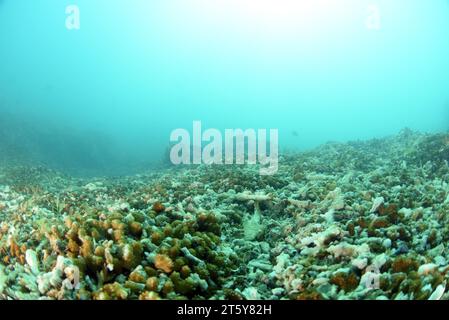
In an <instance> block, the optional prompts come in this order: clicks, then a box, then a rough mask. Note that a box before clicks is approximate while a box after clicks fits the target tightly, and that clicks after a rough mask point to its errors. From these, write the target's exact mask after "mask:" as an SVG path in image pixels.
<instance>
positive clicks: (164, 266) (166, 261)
mask: <svg viewBox="0 0 449 320" xmlns="http://www.w3.org/2000/svg"><path fill="white" fill-rule="evenodd" d="M154 266H155V267H156V268H157V269H159V270H162V271H164V272H165V273H171V272H172V271H173V266H174V264H173V261H172V259H171V258H170V257H169V256H167V255H165V254H157V255H156V257H155V258H154Z"/></svg>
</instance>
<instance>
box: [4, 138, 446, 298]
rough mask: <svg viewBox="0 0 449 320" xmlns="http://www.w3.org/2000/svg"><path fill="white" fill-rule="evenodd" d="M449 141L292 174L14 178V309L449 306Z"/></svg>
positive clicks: (366, 151)
mask: <svg viewBox="0 0 449 320" xmlns="http://www.w3.org/2000/svg"><path fill="white" fill-rule="evenodd" d="M448 160H449V135H448V134H422V133H416V132H412V131H410V130H403V131H401V132H400V133H399V134H398V135H396V136H392V137H388V138H384V139H374V140H369V141H357V142H350V143H328V144H325V145H322V146H320V147H318V148H316V149H314V150H311V151H307V152H302V153H288V154H283V155H282V156H281V158H280V163H279V164H280V166H279V171H278V173H277V174H276V175H273V176H260V175H259V171H258V168H256V167H253V166H188V167H182V168H181V167H171V168H167V169H163V170H159V171H157V172H147V173H145V174H142V175H137V176H130V177H124V178H98V179H81V178H73V177H69V176H65V175H63V174H61V173H58V172H54V171H52V170H49V169H45V168H42V167H34V168H32V167H23V166H22V167H18V166H10V165H3V166H2V167H1V170H0V298H1V299H100V300H101V299H143V300H157V299H232V300H234V299H433V300H437V299H446V298H449V295H448V294H446V293H445V290H446V281H447V278H448V271H449V248H448V244H449V184H448V183H449V167H448Z"/></svg>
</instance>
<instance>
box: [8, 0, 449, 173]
mask: <svg viewBox="0 0 449 320" xmlns="http://www.w3.org/2000/svg"><path fill="white" fill-rule="evenodd" d="M68 5H77V6H78V8H79V11H80V16H79V17H80V29H79V30H68V29H67V28H66V25H65V24H66V18H67V17H69V16H70V15H67V14H66V13H65V10H66V7H67V6H68ZM372 6H374V11H373V7H372ZM369 23H371V24H372V23H374V28H373V27H370V25H369ZM448 31H449V5H448V2H447V1H443V0H432V1H420V0H412V1H408V0H407V1H406V0H395V1H381V0H378V1H366V0H362V1H355V0H353V1H352V0H341V1H336V0H328V1H324V0H323V1H306V0H298V1H293V0H281V1H270V0H262V1H254V0H245V1H236V0H232V1H224V0H217V1H199V0H195V1H194V0H189V1H174V0H169V1H138V0H131V1H126V2H125V1H113V2H111V1H105V0H97V1H82V0H79V1H72V2H69V1H59V2H58V3H55V1H51V0H40V1H33V2H29V1H11V0H4V1H2V2H1V4H0V48H1V50H0V70H1V72H0V88H1V90H0V110H1V111H2V113H5V112H8V113H13V114H14V115H15V116H16V117H18V118H20V121H27V122H31V123H32V125H33V126H37V127H39V128H40V129H39V130H47V131H48V132H49V133H50V136H51V135H52V134H51V133H52V132H58V133H55V134H54V135H57V134H59V135H61V134H62V133H61V131H63V132H65V133H67V134H73V135H75V136H76V137H77V139H79V141H76V142H74V145H76V144H77V143H78V142H80V143H84V142H85V140H86V139H87V141H89V140H90V141H92V139H93V140H94V141H95V140H96V139H97V136H101V137H102V138H101V139H100V140H101V141H103V140H102V139H103V138H104V139H106V140H107V141H108V142H107V144H108V145H110V146H113V147H112V150H109V152H110V153H112V154H120V157H119V158H120V160H117V162H118V163H119V164H118V165H117V167H120V166H121V163H122V162H126V163H127V164H128V165H129V164H130V163H133V164H134V163H139V164H141V163H144V164H145V165H149V164H151V163H155V162H157V161H159V160H160V158H161V157H163V154H164V151H165V149H166V148H167V146H168V145H169V144H170V141H169V135H170V132H171V131H172V130H174V129H176V128H190V129H189V130H191V127H192V121H193V120H200V121H202V123H203V126H204V127H205V128H206V127H207V128H219V129H225V128H244V129H245V128H255V129H257V128H277V129H279V133H280V136H279V144H280V148H281V149H282V148H284V149H285V148H289V149H297V148H298V149H307V148H310V147H313V146H316V145H318V144H320V143H323V142H326V141H329V140H332V141H346V140H354V139H366V138H371V137H382V136H385V135H390V134H395V133H397V132H398V131H399V130H400V129H402V128H404V127H410V128H412V129H416V130H420V131H429V132H438V131H445V130H447V129H448V123H447V119H448V116H449V111H448V110H449V107H448V104H449V94H448V92H449V90H448V88H449V59H448V58H447V57H448V56H449V38H448V37H447V33H448ZM22 127H23V126H20V125H19V128H18V129H17V130H14V129H11V130H14V131H15V132H16V133H17V134H19V132H20V130H21V128H22ZM11 130H8V131H11ZM10 134H13V133H11V132H10ZM28 134H29V133H25V137H23V139H24V140H27V139H28ZM31 138H32V137H31ZM45 139H46V138H41V139H37V140H38V141H37V142H35V143H34V144H38V145H39V147H40V144H41V143H42V144H43V145H42V147H40V148H42V150H44V151H48V148H49V146H48V145H47V146H45V142H46V141H44V140H45ZM21 141H22V140H21ZM49 144H50V145H52V142H51V141H50V143H49ZM73 149H76V147H73V148H72V151H73ZM74 152H75V151H74ZM104 152H106V151H104ZM75 153H76V152H75ZM100 153H103V152H100ZM123 154H125V155H123ZM123 158H125V159H123ZM45 160H52V159H45ZM104 161H106V162H107V160H104ZM104 161H103V162H104ZM55 162H56V163H57V162H58V161H55ZM87 162H89V161H87ZM111 162H112V160H111ZM86 165H88V164H86ZM63 166H64V165H62V167H63Z"/></svg>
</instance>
